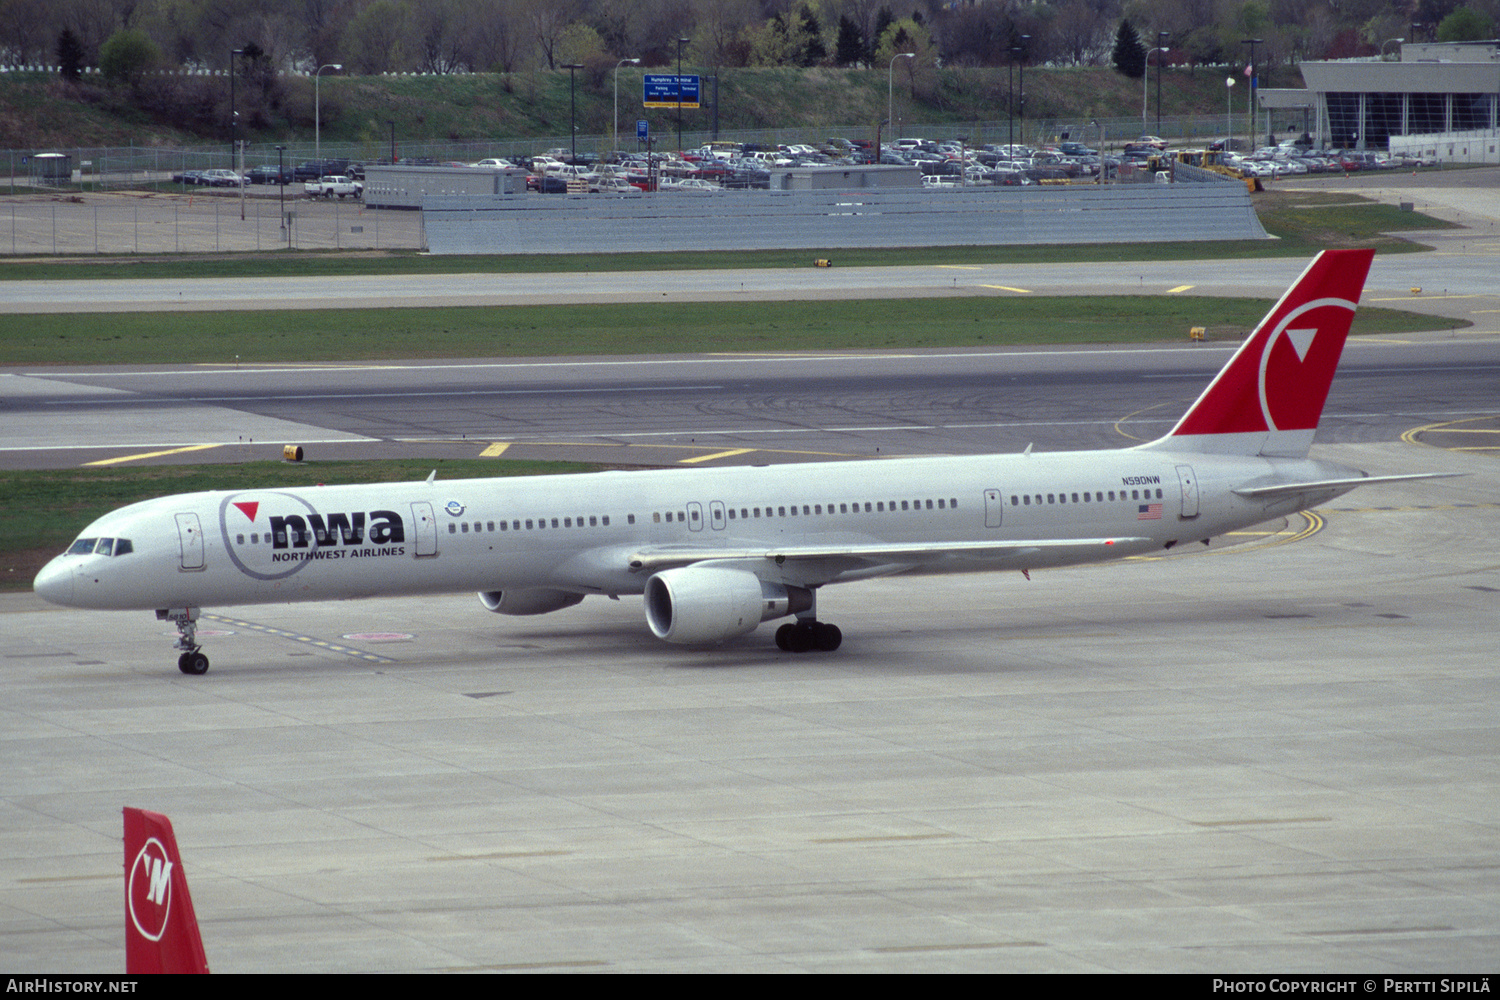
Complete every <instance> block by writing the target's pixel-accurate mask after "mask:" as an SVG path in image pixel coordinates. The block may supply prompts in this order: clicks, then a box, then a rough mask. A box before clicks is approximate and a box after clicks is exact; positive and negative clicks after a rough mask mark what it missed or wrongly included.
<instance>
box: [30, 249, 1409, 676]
mask: <svg viewBox="0 0 1500 1000" xmlns="http://www.w3.org/2000/svg"><path fill="white" fill-rule="evenodd" d="M1373 256H1374V251H1372V250H1328V251H1325V252H1323V253H1321V254H1319V255H1318V257H1317V259H1315V260H1314V261H1313V262H1312V263H1311V264H1310V265H1309V266H1308V268H1307V270H1305V271H1304V272H1303V273H1302V275H1301V277H1299V278H1298V279H1297V281H1296V283H1295V284H1293V286H1292V287H1291V289H1290V290H1288V291H1287V293H1286V294H1285V295H1284V296H1282V298H1281V301H1279V302H1277V303H1276V305H1275V307H1274V308H1272V309H1271V311H1270V312H1269V313H1268V314H1267V315H1266V317H1265V319H1263V320H1261V322H1260V325H1259V326H1257V327H1256V328H1255V330H1254V332H1252V333H1251V334H1250V336H1249V337H1248V338H1247V339H1246V340H1245V342H1244V344H1242V345H1241V346H1240V348H1239V350H1238V351H1237V352H1236V353H1235V354H1234V356H1233V357H1232V358H1231V359H1230V360H1229V362H1228V364H1226V365H1225V367H1224V369H1223V370H1222V371H1221V372H1219V374H1218V375H1217V376H1216V377H1215V378H1214V379H1213V381H1212V382H1211V383H1209V386H1208V388H1207V389H1206V390H1204V392H1203V394H1202V395H1201V396H1199V397H1198V400H1197V401H1196V402H1195V403H1193V405H1192V407H1191V408H1189V410H1188V411H1187V413H1186V414H1185V415H1184V416H1183V417H1182V419H1181V420H1180V421H1178V423H1177V425H1176V426H1175V427H1173V428H1172V430H1171V431H1170V432H1169V433H1168V434H1167V435H1166V436H1165V437H1162V438H1160V439H1158V440H1156V441H1152V442H1149V443H1147V444H1142V445H1139V446H1136V447H1132V448H1125V449H1121V450H1116V451H1087V452H1060V453H1051V454H1032V453H1031V449H1030V448H1028V449H1027V450H1026V452H1024V453H1022V454H1019V455H986V456H979V457H974V456H966V457H957V458H953V457H939V458H907V459H898V460H892V461H885V462H863V463H860V462H849V463H838V464H827V465H789V466H785V467H781V468H775V467H772V468H744V467H739V468H712V469H691V470H681V469H679V470H669V471H649V472H601V473H595V474H591V475H587V476H546V477H537V478H529V479H465V480H455V481H451V482H438V481H435V479H434V478H433V477H429V478H428V479H427V481H425V482H417V483H377V484H370V485H357V486H315V487H308V488H303V489H287V490H241V491H231V492H212V493H191V494H185V495H181V496H171V497H163V498H161V499H158V500H149V501H145V502H143V503H137V504H132V505H130V506H128V507H124V508H121V509H120V510H117V511H114V512H113V513H110V514H106V515H105V516H103V517H101V518H99V519H98V520H96V521H95V522H94V523H93V524H90V525H89V526H88V527H87V528H86V529H85V530H84V531H83V533H82V534H81V535H80V536H79V538H78V539H77V541H75V542H74V543H73V544H72V545H71V546H70V547H69V548H68V550H67V551H66V552H65V553H63V554H62V555H60V556H58V557H57V558H56V559H53V560H52V561H51V562H50V563H48V564H47V566H46V567H45V568H44V569H43V570H42V571H41V573H40V574H38V576H37V578H36V584H35V586H36V591H37V593H38V594H40V595H41V596H42V597H44V598H46V599H47V600H49V601H52V602H53V603H56V604H64V605H70V606H73V607H80V608H113V609H137V610H155V611H156V615H157V617H158V618H159V619H162V620H170V621H172V622H175V623H176V626H177V629H178V638H177V642H176V645H175V648H176V649H178V650H180V651H181V655H180V657H179V658H178V666H179V668H180V669H181V670H182V671H183V672H184V673H189V674H201V673H203V672H204V671H206V670H207V669H208V658H207V657H206V656H205V655H204V654H203V652H202V650H201V648H200V646H199V644H198V642H197V641H196V625H195V623H196V621H197V620H198V618H199V614H200V609H201V608H203V607H205V606H211V605H238V604H258V603H275V602H289V601H322V600H330V599H338V598H354V597H366V596H371V595H377V594H438V593H451V592H461V591H468V590H472V591H477V592H478V594H479V600H480V602H481V603H482V604H483V605H484V606H485V607H486V608H488V609H489V610H491V611H495V612H498V613H500V614H506V615H537V614H545V613H547V612H552V611H557V610H560V609H562V608H567V607H570V606H571V605H574V604H577V603H578V602H580V601H582V600H583V599H584V598H585V597H588V596H590V595H594V594H598V595H604V596H607V597H618V596H619V595H621V594H642V595H644V599H645V600H644V603H645V614H646V622H647V624H648V625H649V626H650V628H651V631H652V632H653V633H654V634H655V635H656V636H657V637H659V638H661V639H664V640H666V641H668V642H674V643H697V644H701V643H714V642H721V641H723V640H726V639H730V638H733V637H735V636H739V635H743V634H745V633H747V632H750V631H751V630H753V629H754V628H756V626H758V625H759V624H760V623H761V622H763V621H768V620H770V619H774V618H782V617H787V616H791V617H792V618H793V620H792V621H791V622H788V623H786V624H784V625H782V626H781V627H780V628H779V629H778V630H777V632H776V644H777V645H778V646H779V647H780V648H781V649H783V650H787V651H796V652H801V651H806V650H812V649H818V650H833V649H837V648H838V646H839V643H840V641H841V638H842V637H841V634H840V632H839V629H838V627H837V626H835V625H832V624H829V623H827V622H822V621H819V620H818V617H817V599H818V594H819V592H820V590H821V589H822V588H823V587H824V586H825V585H827V584H833V583H843V582H846V581H850V580H862V579H866V578H869V577H875V576H888V575H892V574H898V573H908V574H923V573H961V572H975V571H980V572H989V571H995V570H1025V571H1029V570H1031V569H1036V568H1039V567H1046V566H1064V565H1069V564H1074V563H1085V562H1093V561H1098V560H1105V559H1118V558H1121V557H1124V556H1131V555H1137V554H1140V553H1145V552H1153V551H1160V550H1162V549H1170V548H1172V547H1173V546H1174V545H1176V544H1178V543H1179V542H1182V541H1190V540H1202V541H1204V542H1205V543H1206V542H1207V540H1208V539H1209V538H1210V537H1212V536H1214V535H1220V534H1223V533H1224V532H1227V531H1234V530H1236V529H1240V528H1244V527H1246V526H1248V525H1252V524H1258V523H1260V522H1262V521H1266V520H1269V519H1271V518H1276V517H1281V516H1284V515H1287V514H1291V513H1294V512H1296V511H1299V510H1303V509H1306V508H1308V507H1312V506H1315V505H1317V504H1321V503H1325V502H1327V501H1328V500H1330V499H1332V498H1334V497H1337V496H1340V495H1341V494H1343V493H1346V492H1348V491H1349V490H1351V489H1353V488H1355V487H1356V486H1360V485H1364V484H1368V483H1373V482H1385V481H1391V480H1398V479H1408V478H1423V477H1421V476H1384V477H1371V476H1368V475H1366V474H1364V473H1362V472H1360V471H1358V470H1355V469H1350V468H1346V467H1343V466H1339V465H1335V464H1332V463H1329V462H1324V461H1317V460H1313V459H1309V458H1308V448H1309V446H1310V445H1311V443H1312V439H1313V433H1314V431H1315V430H1316V429H1317V425H1318V419H1319V417H1320V416H1321V414H1322V411H1323V403H1324V400H1325V399H1326V398H1327V396H1328V389H1329V385H1330V384H1331V382H1332V380H1333V375H1334V370H1335V369H1336V368H1337V366H1338V361H1339V355H1340V353H1341V352H1342V350H1343V346H1344V341H1345V339H1346V338H1347V336H1348V333H1349V325H1350V323H1351V322H1352V320H1353V318H1354V309H1355V306H1356V304H1357V303H1358V301H1359V296H1360V292H1361V290H1362V289H1363V287H1364V282H1365V277H1366V275H1367V273H1368V272H1369V268H1370V261H1371V259H1372V258H1373Z"/></svg>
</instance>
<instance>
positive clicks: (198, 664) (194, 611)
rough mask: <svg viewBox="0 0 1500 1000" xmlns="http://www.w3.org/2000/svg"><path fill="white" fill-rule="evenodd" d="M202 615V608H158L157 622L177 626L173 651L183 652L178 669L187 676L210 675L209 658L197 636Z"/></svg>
mask: <svg viewBox="0 0 1500 1000" xmlns="http://www.w3.org/2000/svg"><path fill="white" fill-rule="evenodd" d="M201 613H202V609H200V608H157V609H156V620H157V621H159V622H165V621H170V622H173V623H175V624H176V625H177V641H176V642H174V643H173V644H172V648H173V649H180V650H182V655H181V656H179V657H177V669H178V670H181V671H182V672H183V673H185V674H193V675H198V674H206V673H208V657H207V656H205V655H203V653H202V652H200V650H201V649H202V648H203V647H202V646H200V645H198V643H197V641H196V638H195V637H196V636H197V634H198V624H197V622H198V616H199V615H200V614H201Z"/></svg>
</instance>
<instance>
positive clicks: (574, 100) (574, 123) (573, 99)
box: [558, 63, 583, 164]
mask: <svg viewBox="0 0 1500 1000" xmlns="http://www.w3.org/2000/svg"><path fill="white" fill-rule="evenodd" d="M558 68H559V69H565V70H567V71H568V103H569V104H570V105H571V106H572V109H573V110H572V112H571V113H570V114H569V116H568V133H569V138H570V139H571V140H572V147H571V148H572V150H573V157H572V162H573V163H575V164H576V163H577V162H578V97H577V91H575V90H574V89H573V80H574V79H575V76H574V70H580V69H583V63H563V64H562V65H561V66H560V67H558Z"/></svg>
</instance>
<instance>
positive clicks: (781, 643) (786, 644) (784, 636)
mask: <svg viewBox="0 0 1500 1000" xmlns="http://www.w3.org/2000/svg"><path fill="white" fill-rule="evenodd" d="M796 634H797V626H795V625H793V624H791V623H790V622H789V623H787V624H785V625H783V626H781V628H779V629H777V630H776V648H777V649H779V650H781V651H782V652H783V653H796V652H800V650H798V648H797V647H796V646H794V645H793V644H792V643H793V641H794V637H795V636H796Z"/></svg>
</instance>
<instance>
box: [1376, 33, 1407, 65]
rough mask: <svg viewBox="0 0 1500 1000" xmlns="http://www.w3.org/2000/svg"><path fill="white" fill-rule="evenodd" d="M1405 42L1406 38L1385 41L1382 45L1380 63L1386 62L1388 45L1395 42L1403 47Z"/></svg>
mask: <svg viewBox="0 0 1500 1000" xmlns="http://www.w3.org/2000/svg"><path fill="white" fill-rule="evenodd" d="M1405 41H1406V39H1404V38H1387V39H1386V40H1385V41H1383V42H1381V43H1380V61H1381V62H1385V47H1386V46H1387V45H1389V44H1391V43H1392V42H1395V43H1396V44H1397V45H1401V44H1403V43H1404V42H1405Z"/></svg>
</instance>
